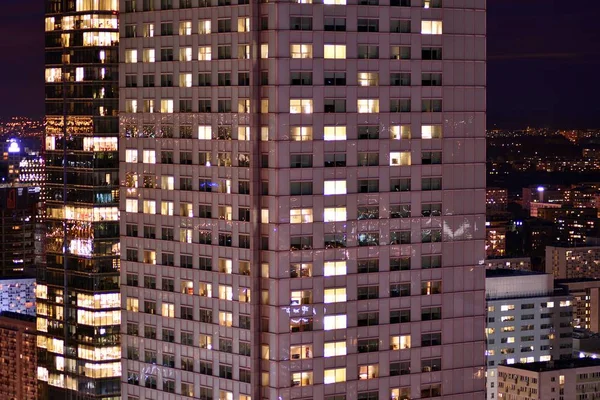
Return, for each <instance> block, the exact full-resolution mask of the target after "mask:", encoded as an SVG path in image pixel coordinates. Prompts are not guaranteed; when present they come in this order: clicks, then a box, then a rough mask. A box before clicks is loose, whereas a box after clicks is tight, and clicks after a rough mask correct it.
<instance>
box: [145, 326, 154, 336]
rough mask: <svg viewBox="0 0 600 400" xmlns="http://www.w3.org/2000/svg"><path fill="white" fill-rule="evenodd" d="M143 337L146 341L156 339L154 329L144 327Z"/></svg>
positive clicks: (152, 327)
mask: <svg viewBox="0 0 600 400" xmlns="http://www.w3.org/2000/svg"><path fill="white" fill-rule="evenodd" d="M144 337H145V338H146V339H156V327H155V326H148V325H146V326H144Z"/></svg>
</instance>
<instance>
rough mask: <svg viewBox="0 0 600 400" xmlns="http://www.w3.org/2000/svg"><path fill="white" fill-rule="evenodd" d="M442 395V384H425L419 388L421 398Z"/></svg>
mask: <svg viewBox="0 0 600 400" xmlns="http://www.w3.org/2000/svg"><path fill="white" fill-rule="evenodd" d="M441 395H442V385H441V384H440V383H436V384H434V385H427V386H425V387H422V388H421V398H422V399H429V398H431V397H440V396H441Z"/></svg>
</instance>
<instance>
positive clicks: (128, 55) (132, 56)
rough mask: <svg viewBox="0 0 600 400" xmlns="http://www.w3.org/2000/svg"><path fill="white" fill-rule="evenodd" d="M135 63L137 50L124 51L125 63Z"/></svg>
mask: <svg viewBox="0 0 600 400" xmlns="http://www.w3.org/2000/svg"><path fill="white" fill-rule="evenodd" d="M136 62H137V50H135V49H127V50H125V63H126V64H133V63H136Z"/></svg>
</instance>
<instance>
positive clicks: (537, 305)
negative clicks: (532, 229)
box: [486, 269, 573, 400]
mask: <svg viewBox="0 0 600 400" xmlns="http://www.w3.org/2000/svg"><path fill="white" fill-rule="evenodd" d="M486 300H487V327H486V335H487V349H486V356H487V367H488V369H487V398H488V399H490V400H491V399H496V398H498V396H497V389H498V370H497V369H498V366H500V365H511V364H515V363H532V362H538V361H550V360H560V359H564V358H570V357H571V355H572V334H573V328H572V319H573V306H572V298H571V296H569V295H568V292H567V291H566V290H555V289H554V282H553V278H552V275H550V274H543V273H536V272H529V271H517V270H510V269H496V270H488V271H487V278H486Z"/></svg>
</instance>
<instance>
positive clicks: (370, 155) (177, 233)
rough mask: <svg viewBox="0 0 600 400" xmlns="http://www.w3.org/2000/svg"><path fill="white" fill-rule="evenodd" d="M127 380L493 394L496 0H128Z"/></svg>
mask: <svg viewBox="0 0 600 400" xmlns="http://www.w3.org/2000/svg"><path fill="white" fill-rule="evenodd" d="M122 5H124V12H123V13H121V26H120V32H121V39H120V55H121V61H122V62H121V63H120V70H119V72H120V85H119V86H120V129H121V132H120V133H121V135H120V138H121V139H120V141H119V154H120V167H121V168H120V172H121V175H120V179H121V181H122V182H123V188H122V192H121V193H122V196H121V234H122V236H121V248H122V254H123V255H122V269H121V281H122V283H123V285H122V302H123V307H124V308H125V311H124V316H123V328H122V333H123V336H122V344H123V347H124V348H123V390H122V396H123V398H126V399H130V400H132V399H136V400H137V399H140V400H141V399H146V398H163V397H164V398H172V399H179V398H182V399H183V398H188V397H194V398H201V399H220V400H232V399H236V400H238V399H243V400H248V399H254V400H258V399H271V400H280V399H281V400H284V399H286V400H287V399H299V398H302V399H318V400H322V399H328V400H329V399H336V400H340V399H348V400H350V399H361V400H366V399H369V400H371V399H373V400H375V399H390V398H391V399H409V398H430V397H438V396H442V397H443V398H446V399H461V400H462V399H483V398H484V397H485V382H484V379H485V376H484V375H485V374H484V365H485V360H484V351H485V344H484V340H485V338H484V328H485V298H484V281H485V268H484V265H483V260H484V259H485V248H484V241H485V216H484V214H485V202H486V200H485V195H486V194H485V166H484V162H485V137H484V131H485V32H486V31H485V9H484V8H485V2H484V1H482V0H480V1H479V0H478V1H474V2H470V3H469V5H468V7H467V6H466V3H463V2H457V1H454V2H451V1H444V2H443V4H442V1H440V0H412V1H408V0H391V1H388V0H379V1H378V0H360V1H356V0H350V1H348V2H346V1H344V0H326V1H325V4H323V3H321V2H320V3H319V4H316V2H315V3H314V4H313V3H312V2H311V1H301V2H279V1H275V2H258V1H252V2H250V1H248V0H212V1H211V0H208V1H206V0H174V1H171V0H162V1H158V0H156V1H144V2H139V1H137V2H134V1H125V2H124V4H122Z"/></svg>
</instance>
